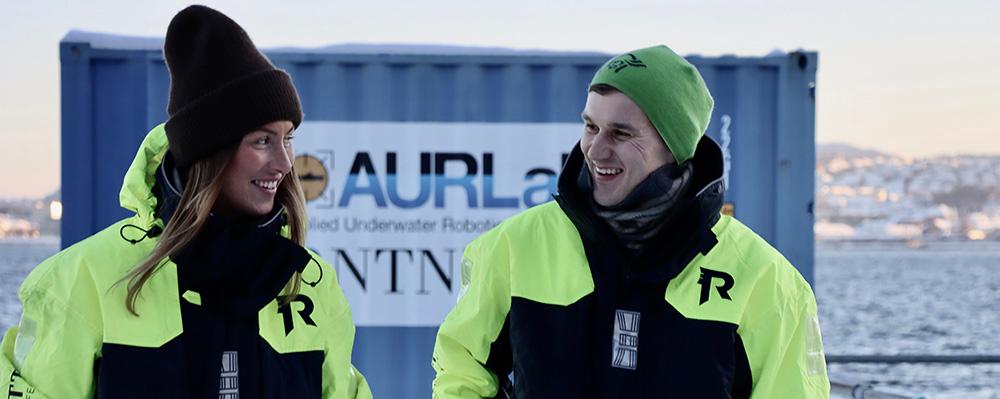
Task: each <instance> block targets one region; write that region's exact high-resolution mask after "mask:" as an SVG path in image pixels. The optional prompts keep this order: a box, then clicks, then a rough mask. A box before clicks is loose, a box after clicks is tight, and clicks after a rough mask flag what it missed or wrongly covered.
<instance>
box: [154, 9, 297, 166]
mask: <svg viewBox="0 0 1000 399" xmlns="http://www.w3.org/2000/svg"><path fill="white" fill-rule="evenodd" d="M163 57H164V58H165V59H166V61H167V69H168V70H169V71H170V100H169V102H168V104H167V113H168V114H169V115H170V119H168V120H167V125H166V131H167V139H168V140H169V142H170V152H171V153H172V154H173V157H174V160H175V161H176V162H177V166H179V167H182V168H186V167H188V166H190V165H191V164H193V163H194V162H196V161H198V160H201V159H204V158H206V157H208V156H210V155H212V154H214V153H216V152H217V151H219V150H222V149H224V148H226V147H229V146H231V145H233V144H235V143H237V142H239V140H240V139H241V138H242V137H243V135H244V134H246V133H249V132H250V131H251V130H253V129H255V128H257V127H260V126H262V125H264V124H267V123H270V122H274V121H279V120H288V121H291V122H292V123H293V124H294V125H295V127H298V126H299V123H301V122H302V106H301V105H300V103H299V95H298V93H297V92H296V91H295V86H294V85H292V78H291V76H289V75H288V74H287V73H285V71H283V70H280V69H277V68H275V66H274V64H272V63H271V61H270V60H268V59H267V57H265V56H264V55H263V54H261V53H260V51H259V50H257V47H256V46H254V44H253V42H252V41H250V37H249V36H247V33H246V32H245V31H244V30H243V28H241V27H240V26H239V25H238V24H237V23H236V22H235V21H233V20H232V19H229V17H227V16H225V15H223V14H222V13H220V12H218V11H215V10H213V9H211V8H208V7H205V6H190V7H188V8H185V9H184V10H182V11H181V12H179V13H177V15H175V16H174V19H173V20H171V21H170V26H169V27H168V28H167V37H166V40H165V41H164V43H163Z"/></svg>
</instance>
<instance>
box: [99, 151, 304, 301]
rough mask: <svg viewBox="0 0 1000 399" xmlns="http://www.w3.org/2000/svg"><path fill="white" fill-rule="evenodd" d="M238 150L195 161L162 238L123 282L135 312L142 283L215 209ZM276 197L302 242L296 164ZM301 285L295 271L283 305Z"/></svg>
mask: <svg viewBox="0 0 1000 399" xmlns="http://www.w3.org/2000/svg"><path fill="white" fill-rule="evenodd" d="M234 153H235V147H233V148H230V149H227V150H224V151H220V152H219V153H217V154H214V155H212V156H210V157H208V158H206V159H203V160H200V161H197V162H195V163H194V164H192V165H191V166H190V167H189V168H188V172H187V183H186V184H185V185H184V190H183V192H182V193H181V199H180V201H179V202H178V203H177V209H176V210H175V211H174V214H173V216H171V217H170V220H169V221H164V223H166V228H165V229H164V230H163V233H162V234H161V236H160V238H159V241H157V242H156V245H155V246H154V247H153V251H152V252H150V254H149V256H147V257H146V258H145V259H144V260H143V261H142V262H140V263H139V264H138V265H136V267H135V268H133V269H132V270H131V271H129V272H128V274H126V275H125V277H123V278H122V279H121V280H120V281H119V282H121V281H126V280H127V281H128V295H126V297H125V307H126V308H128V311H129V312H130V313H132V314H133V315H136V316H138V315H139V314H138V313H137V312H136V310H135V302H136V300H137V298H138V297H139V292H140V291H142V287H143V286H144V285H145V284H146V282H147V281H149V279H150V277H152V276H153V274H154V273H156V271H157V270H158V269H159V267H160V266H162V265H163V264H164V263H165V261H166V260H167V259H168V258H169V257H171V256H173V255H176V254H177V253H178V252H180V251H181V250H182V249H184V247H186V246H187V245H188V243H190V242H191V240H192V239H194V237H195V236H196V235H197V234H198V232H200V231H201V229H202V227H204V226H205V222H207V221H208V216H209V214H210V213H211V212H212V206H213V205H215V201H216V200H217V199H218V198H219V195H220V193H221V192H222V183H223V177H222V176H223V173H222V172H223V171H224V170H225V169H226V166H228V165H229V162H230V160H232V158H233V155H234ZM275 200H276V201H277V202H278V203H279V204H281V205H282V206H283V207H284V210H285V216H286V223H287V224H288V227H289V233H290V234H289V239H290V240H291V241H292V242H294V243H296V244H298V245H301V246H303V247H304V246H305V242H306V229H307V227H308V226H307V224H306V223H307V221H306V202H305V194H303V192H302V185H301V184H300V183H299V176H298V174H296V173H295V170H294V168H293V169H292V170H291V171H290V172H289V173H288V175H287V176H285V178H284V179H282V180H281V184H280V185H278V192H277V195H276V196H275ZM300 288H301V274H300V273H299V272H295V274H294V275H293V276H292V278H291V280H290V281H289V282H288V285H286V286H285V292H286V294H287V296H286V298H285V299H284V301H283V303H282V305H287V304H288V303H290V302H291V301H293V300H294V299H295V296H296V295H298V293H299V289H300Z"/></svg>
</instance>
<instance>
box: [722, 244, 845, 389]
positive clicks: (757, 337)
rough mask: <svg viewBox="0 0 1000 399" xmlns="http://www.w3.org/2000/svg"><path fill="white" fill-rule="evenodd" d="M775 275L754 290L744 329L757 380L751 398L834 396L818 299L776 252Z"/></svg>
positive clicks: (754, 380) (760, 283)
mask: <svg viewBox="0 0 1000 399" xmlns="http://www.w3.org/2000/svg"><path fill="white" fill-rule="evenodd" d="M778 265H779V267H778V268H777V271H776V274H778V275H780V277H776V278H773V279H770V278H769V279H764V280H762V281H761V282H759V283H758V287H756V288H755V291H757V292H755V294H754V297H755V298H754V299H752V300H751V302H750V303H749V304H748V305H749V306H750V307H753V308H755V311H754V312H753V316H752V317H753V319H754V320H753V321H752V322H750V323H748V325H749V327H748V328H746V329H745V330H744V331H742V332H741V336H743V338H744V341H745V342H746V351H747V358H748V360H749V362H750V370H751V374H752V378H753V388H752V391H751V395H750V397H751V398H754V399H763V398H809V399H813V398H820V399H827V398H829V397H830V381H829V379H828V377H827V372H826V356H825V355H824V353H823V341H822V338H821V335H820V328H819V318H818V316H817V312H816V298H815V296H814V295H813V292H812V289H811V288H810V287H809V284H808V283H806V281H805V280H804V279H803V278H802V277H801V275H799V274H798V272H797V271H796V270H795V269H794V268H793V267H792V265H791V264H789V263H788V261H787V260H785V259H784V257H781V256H780V255H778Z"/></svg>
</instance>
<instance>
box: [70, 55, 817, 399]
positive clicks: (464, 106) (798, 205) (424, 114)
mask: <svg viewBox="0 0 1000 399" xmlns="http://www.w3.org/2000/svg"><path fill="white" fill-rule="evenodd" d="M120 42H121V40H119V41H116V43H120ZM125 43H126V45H103V44H102V45H94V43H92V42H91V41H88V40H78V39H74V40H69V39H67V40H64V41H63V43H61V48H60V51H61V60H62V126H63V128H62V129H63V130H62V151H63V152H62V165H63V166H62V168H63V169H62V190H63V203H64V213H63V220H62V234H63V235H62V245H63V247H66V246H69V245H71V244H73V243H74V242H77V241H79V240H81V239H83V238H85V237H86V236H88V235H90V234H93V233H94V232H96V231H98V230H100V229H101V228H103V227H105V226H107V225H109V224H111V223H113V222H114V221H116V220H118V219H120V218H122V217H126V216H128V212H127V211H125V210H123V209H121V208H119V206H118V191H119V188H120V186H121V181H122V178H123V176H124V173H125V171H126V169H127V168H128V166H129V163H130V162H131V160H132V158H133V155H134V154H135V152H136V150H137V148H138V145H139V143H140V142H141V140H142V138H143V136H144V135H145V133H146V132H147V131H148V130H149V129H150V128H151V127H153V126H155V125H156V124H158V123H160V122H162V121H164V120H165V119H166V111H165V110H166V101H167V95H168V90H169V77H168V74H167V70H166V67H165V65H164V63H163V59H162V56H161V54H160V51H159V49H158V48H159V46H158V45H156V43H155V40H154V45H149V44H148V43H149V39H144V41H143V43H146V44H142V43H140V45H134V44H127V43H128V41H127V40H126V41H125ZM374 49H377V48H374ZM368 50H369V51H362V52H357V53H346V52H335V51H317V52H294V53H293V52H272V53H269V54H268V55H269V57H271V59H272V61H274V62H275V64H277V65H278V66H279V67H281V68H283V69H286V70H287V71H288V72H289V73H290V74H291V75H292V76H293V78H294V80H295V84H296V87H297V88H298V90H299V94H300V96H301V98H302V104H303V107H304V111H305V114H306V118H307V119H308V120H314V121H315V120H337V121H415V122H416V121H435V122H449V121H456V122H458V121H461V122H578V121H579V115H580V111H581V110H582V108H583V105H584V102H585V100H586V87H587V84H588V83H589V81H590V78H591V76H592V75H593V72H594V71H595V70H596V69H597V68H598V67H599V66H600V65H601V64H603V62H604V61H605V60H606V59H607V58H608V55H602V54H579V53H539V52H533V53H524V54H520V53H516V52H504V53H502V54H488V53H484V51H482V50H479V49H466V50H464V51H465V53H463V50H462V49H459V51H457V52H456V51H455V50H454V49H452V51H450V53H449V54H447V55H430V54H404V53H402V52H397V53H396V54H377V52H373V51H370V50H372V48H370V49H368ZM689 60H690V61H691V62H692V63H694V64H695V65H696V66H697V67H698V69H699V70H700V71H701V73H702V75H703V76H704V77H705V80H706V82H707V83H708V85H709V88H710V90H711V92H712V94H713V96H714V97H715V100H716V109H715V112H714V115H713V118H712V122H711V124H710V125H709V131H708V134H709V135H710V136H712V137H713V138H715V139H716V140H717V141H720V142H721V141H722V139H723V137H722V131H723V130H727V131H728V132H729V139H730V140H729V148H730V151H731V153H732V164H731V165H732V168H731V170H730V172H729V173H730V179H729V183H730V187H729V191H728V193H727V202H729V203H732V204H733V205H734V210H735V212H734V213H735V215H736V216H737V217H738V218H739V219H740V220H742V221H743V222H744V223H746V224H747V225H749V226H750V227H751V228H753V229H754V230H755V231H757V232H758V233H759V234H760V235H761V236H762V237H764V238H765V239H766V240H768V241H769V242H770V243H771V244H772V245H774V246H775V247H777V248H778V249H779V250H781V251H782V253H784V254H785V256H786V257H787V258H788V259H789V260H790V261H791V262H792V263H793V264H794V265H796V267H798V268H799V270H800V271H801V272H802V274H803V275H804V276H805V277H806V278H807V279H808V280H810V281H812V275H813V233H812V225H813V214H812V203H813V179H814V168H815V167H814V165H815V160H814V159H815V153H814V147H815V145H814V144H815V143H814V120H815V116H814V115H815V111H814V109H815V105H814V100H813V95H812V90H813V89H812V87H813V82H814V80H815V76H816V66H817V55H816V54H815V53H791V54H783V55H777V56H768V57H760V58H737V57H719V58H705V57H690V58H689ZM724 121H727V122H725V123H724ZM436 330H437V329H436V328H434V327H406V328H403V327H359V328H358V332H357V340H356V343H355V351H354V362H355V364H356V365H357V366H358V368H359V369H360V370H361V371H362V372H363V373H364V374H365V375H366V376H367V377H368V379H369V382H370V383H371V385H372V387H373V389H374V391H375V395H376V397H381V398H409V397H413V398H424V397H427V396H428V395H429V390H430V381H431V379H432V378H433V370H432V369H431V367H430V359H431V351H432V349H433V344H434V337H435V333H436Z"/></svg>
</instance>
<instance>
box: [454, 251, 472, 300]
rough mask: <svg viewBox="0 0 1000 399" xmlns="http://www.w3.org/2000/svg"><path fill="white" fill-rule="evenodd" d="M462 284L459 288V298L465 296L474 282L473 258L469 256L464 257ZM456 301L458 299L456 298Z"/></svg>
mask: <svg viewBox="0 0 1000 399" xmlns="http://www.w3.org/2000/svg"><path fill="white" fill-rule="evenodd" d="M461 271H462V286H461V287H459V289H458V299H462V297H463V296H465V292H466V291H468V290H469V284H470V283H471V282H472V260H470V259H469V258H467V257H462V268H461ZM456 302H458V300H457V299H456Z"/></svg>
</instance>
